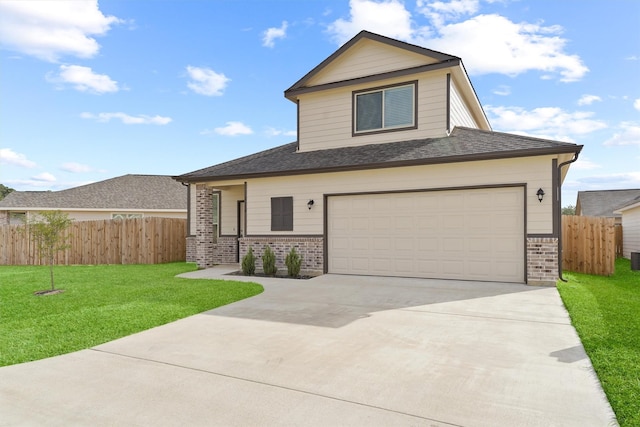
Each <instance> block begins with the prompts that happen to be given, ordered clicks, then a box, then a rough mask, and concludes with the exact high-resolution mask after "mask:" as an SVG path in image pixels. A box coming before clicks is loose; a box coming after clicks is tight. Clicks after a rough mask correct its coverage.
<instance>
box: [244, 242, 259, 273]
mask: <svg viewBox="0 0 640 427" xmlns="http://www.w3.org/2000/svg"><path fill="white" fill-rule="evenodd" d="M255 273H256V257H255V255H253V248H252V247H251V246H249V251H248V252H247V254H246V255H245V256H244V257H242V274H244V275H245V276H253V275H254V274H255Z"/></svg>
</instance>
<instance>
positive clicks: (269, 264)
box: [262, 246, 278, 276]
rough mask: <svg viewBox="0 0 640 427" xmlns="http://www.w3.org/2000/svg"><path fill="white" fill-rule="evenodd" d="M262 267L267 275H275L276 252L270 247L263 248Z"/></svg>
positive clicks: (276, 270)
mask: <svg viewBox="0 0 640 427" xmlns="http://www.w3.org/2000/svg"><path fill="white" fill-rule="evenodd" d="M262 269H263V270H264V274H266V275H267V276H275V275H276V273H277V272H278V268H277V267H276V254H275V253H274V252H273V251H272V250H271V247H269V246H267V247H265V248H264V254H263V255H262Z"/></svg>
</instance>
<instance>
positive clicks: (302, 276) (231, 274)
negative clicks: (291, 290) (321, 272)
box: [226, 271, 315, 280]
mask: <svg viewBox="0 0 640 427" xmlns="http://www.w3.org/2000/svg"><path fill="white" fill-rule="evenodd" d="M226 276H245V277H273V278H276V279H298V280H308V279H313V278H314V277H315V276H307V275H303V274H301V275H299V276H296V277H291V276H287V275H286V274H276V275H275V276H267V275H266V274H264V273H256V274H253V275H251V276H246V275H245V274H244V273H243V272H242V271H233V272H231V273H227V274H226Z"/></svg>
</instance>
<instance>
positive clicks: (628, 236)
mask: <svg viewBox="0 0 640 427" xmlns="http://www.w3.org/2000/svg"><path fill="white" fill-rule="evenodd" d="M622 251H623V253H624V257H625V258H631V252H640V206H638V207H635V208H632V209H628V210H625V211H623V212H622Z"/></svg>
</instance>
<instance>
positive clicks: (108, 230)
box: [0, 217, 187, 265]
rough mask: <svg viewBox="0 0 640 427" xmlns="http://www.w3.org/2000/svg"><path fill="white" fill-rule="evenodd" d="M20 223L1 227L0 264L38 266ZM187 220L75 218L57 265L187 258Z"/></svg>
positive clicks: (27, 237)
mask: <svg viewBox="0 0 640 427" xmlns="http://www.w3.org/2000/svg"><path fill="white" fill-rule="evenodd" d="M21 228H22V226H17V225H4V226H0V265H41V264H46V263H47V261H46V260H44V259H42V260H41V259H40V257H39V254H38V249H37V247H36V245H35V244H34V243H33V242H32V241H31V240H30V239H29V236H28V235H26V233H24V232H22V231H21ZM186 229H187V220H185V219H178V218H158V217H147V218H132V219H124V220H99V221H77V222H73V223H72V224H71V227H69V229H68V230H67V235H68V236H70V237H69V239H68V242H69V243H70V247H69V248H68V249H65V250H63V251H60V252H58V254H57V257H56V264H66V265H70V264H160V263H164V262H173V261H184V260H185V259H186V239H185V237H186V235H187V233H186Z"/></svg>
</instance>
